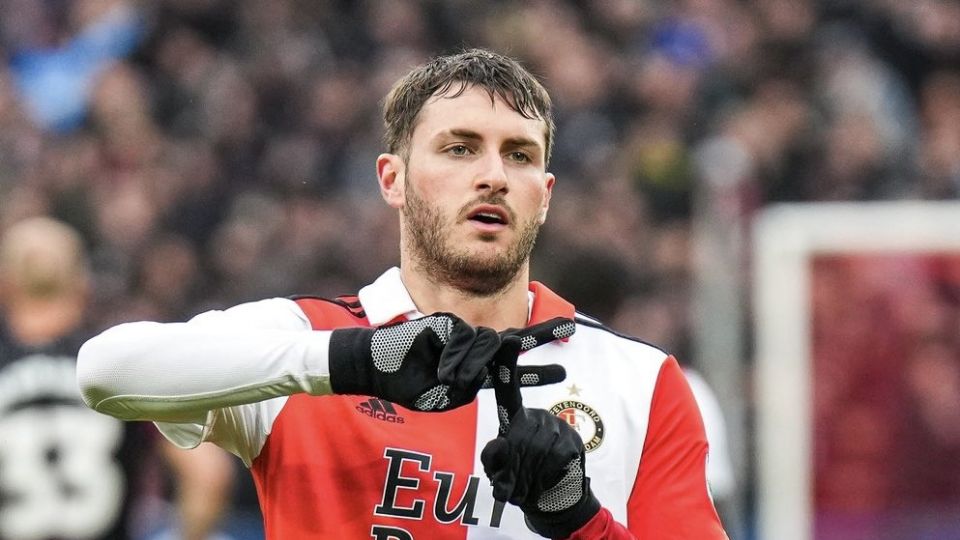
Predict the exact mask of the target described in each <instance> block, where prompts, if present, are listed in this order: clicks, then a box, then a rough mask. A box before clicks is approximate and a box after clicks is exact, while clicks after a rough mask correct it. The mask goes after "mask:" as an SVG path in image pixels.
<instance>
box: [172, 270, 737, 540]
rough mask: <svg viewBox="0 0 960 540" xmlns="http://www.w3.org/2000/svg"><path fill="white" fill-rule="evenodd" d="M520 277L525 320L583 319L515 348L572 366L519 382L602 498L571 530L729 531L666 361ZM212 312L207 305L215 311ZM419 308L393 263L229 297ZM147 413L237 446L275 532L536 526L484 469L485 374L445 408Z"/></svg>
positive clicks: (343, 314) (275, 404) (458, 536)
mask: <svg viewBox="0 0 960 540" xmlns="http://www.w3.org/2000/svg"><path fill="white" fill-rule="evenodd" d="M530 293H531V294H530V296H531V307H530V320H529V323H530V324H536V323H538V322H542V321H545V320H547V319H550V318H553V317H558V316H564V317H570V318H575V319H576V321H577V331H576V334H575V335H573V336H572V337H571V338H569V339H568V340H564V341H557V342H554V343H550V344H546V345H543V346H540V347H537V348H536V349H533V350H531V351H529V352H526V353H524V354H522V355H521V357H520V360H519V362H520V364H521V365H535V364H548V363H556V364H561V365H563V366H564V368H565V369H566V372H567V378H566V380H565V381H564V382H562V383H559V384H555V385H550V386H544V387H536V388H524V390H523V400H524V405H525V406H527V407H537V408H542V409H547V410H549V411H551V412H553V413H554V414H556V415H557V416H559V417H560V418H563V419H564V420H566V421H567V422H569V423H570V425H571V426H573V427H574V429H576V430H577V431H578V432H579V433H580V435H581V437H582V438H583V442H584V445H585V446H586V448H587V454H586V460H587V461H586V471H587V475H588V476H590V478H591V487H592V489H593V491H594V493H595V495H596V496H597V498H598V499H599V500H600V502H601V504H602V505H603V507H604V510H603V511H602V512H601V514H600V515H598V516H597V517H596V518H595V519H594V520H592V521H591V522H589V523H588V524H587V525H586V526H585V527H584V528H583V529H581V530H580V531H578V532H577V533H575V534H574V536H573V537H572V538H578V539H579V538H583V539H585V538H631V537H635V538H641V539H658V540H660V539H680V538H683V539H688V538H689V539H697V540H709V539H715V538H716V539H722V538H726V535H725V534H724V532H723V529H722V527H721V525H720V522H719V519H718V517H717V514H716V511H715V510H714V507H713V503H712V501H711V500H710V496H709V493H708V488H707V482H706V477H705V465H706V460H707V442H706V438H705V435H704V429H703V424H702V421H701V419H700V414H699V412H698V409H697V405H696V402H695V401H694V398H693V395H692V393H691V391H690V389H689V387H688V385H687V382H686V380H685V378H684V376H683V373H682V372H681V370H680V368H679V367H678V365H677V363H676V361H675V360H674V359H673V358H672V357H671V356H669V355H667V354H665V353H664V352H663V351H661V350H659V349H657V348H655V347H653V346H651V345H648V344H645V343H642V342H640V341H637V340H634V339H631V338H628V337H624V336H621V335H619V334H616V333H614V332H612V331H611V330H609V329H606V328H604V327H603V326H601V325H600V324H598V323H597V322H596V321H594V320H592V319H590V318H588V317H585V316H582V315H579V314H575V312H574V307H573V306H572V305H571V304H570V303H569V302H567V301H565V300H563V299H562V298H560V297H559V296H557V295H556V294H555V293H553V292H552V291H550V290H549V289H548V288H546V287H545V286H543V285H542V284H539V283H537V282H533V283H531V285H530ZM216 313H217V315H210V316H209V317H210V318H211V319H212V318H217V319H218V320H221V321H222V319H223V313H224V312H216ZM417 316H420V314H419V313H418V312H417V311H416V307H415V305H414V303H413V301H412V300H411V298H410V296H409V294H408V293H407V291H406V289H405V288H404V286H403V284H402V282H401V280H400V275H399V271H398V270H397V269H392V270H390V271H388V272H387V273H386V274H384V275H383V276H381V277H380V278H379V279H378V280H377V281H375V282H374V283H372V284H371V285H368V286H367V287H365V288H363V289H362V290H361V291H360V293H359V295H358V296H356V297H343V298H339V299H337V300H332V301H331V300H322V299H317V298H297V299H292V300H288V299H271V300H265V301H261V302H255V303H252V304H248V305H246V306H245V307H244V309H241V310H235V311H234V313H233V314H232V315H231V317H232V319H231V323H232V324H236V325H238V326H239V327H240V328H250V329H253V328H257V327H267V328H276V329H283V330H291V329H296V328H299V329H302V330H303V331H310V330H330V329H336V328H343V327H351V326H371V325H382V324H385V323H388V322H392V321H398V320H403V319H405V318H414V317H417ZM204 318H205V315H200V316H198V317H197V318H195V319H194V321H191V323H194V324H196V323H202V322H203V320H204ZM188 324H190V323H188ZM276 354H277V355H283V354H286V353H285V352H284V351H279V352H277V353H276ZM264 361H265V362H268V361H279V360H278V359H277V358H270V359H265V360H264ZM238 391H240V390H239V389H238ZM157 425H158V426H159V427H160V429H161V431H162V432H163V433H164V434H165V435H166V436H167V437H168V438H169V439H170V440H172V441H173V442H175V443H177V444H179V445H181V446H193V445H196V444H199V442H200V441H201V440H209V441H213V442H215V443H217V444H219V445H220V446H222V447H224V448H226V449H227V450H230V451H231V452H234V453H235V454H237V455H238V456H240V457H241V459H243V460H244V462H245V463H246V464H247V465H248V466H249V468H250V470H251V472H252V474H253V476H254V479H255V483H256V486H257V491H258V495H259V498H260V504H261V508H262V511H263V516H264V520H265V527H266V531H267V536H268V537H269V538H278V539H291V538H296V539H300V538H304V539H307V538H316V539H342V538H358V539H359V538H373V539H376V540H411V539H420V540H423V539H430V540H438V539H441V540H442V539H448V540H481V539H484V540H494V539H507V538H510V539H523V538H540V537H539V536H538V535H537V534H535V533H533V532H531V531H530V530H529V529H528V528H527V526H526V525H525V523H524V519H523V514H522V512H521V511H520V510H519V509H518V508H516V507H514V506H512V505H509V504H508V505H503V504H500V503H497V502H496V501H494V499H493V497H492V493H491V488H490V485H489V482H488V481H487V479H486V477H485V475H484V473H483V467H482V465H481V463H480V451H481V450H482V448H483V446H484V445H485V444H486V443H487V442H488V441H489V440H491V439H493V438H494V437H496V436H497V427H498V420H497V412H496V404H495V400H494V394H493V391H492V390H483V391H481V392H480V395H479V396H478V399H477V400H475V401H474V402H473V403H471V404H470V405H467V406H464V407H461V408H458V409H455V410H452V411H449V412H443V413H424V412H417V411H413V410H409V409H405V408H403V407H400V406H398V405H395V404H392V403H388V402H385V401H383V400H380V399H376V398H371V397H367V396H339V395H310V394H306V393H296V394H294V395H291V396H289V397H286V396H284V397H275V398H271V399H267V400H264V401H260V402H256V403H251V404H246V405H239V406H234V407H226V408H221V409H217V410H214V411H211V412H210V414H209V415H208V416H207V418H206V420H205V421H203V422H202V423H198V424H184V423H158V424H157ZM627 531H629V532H627Z"/></svg>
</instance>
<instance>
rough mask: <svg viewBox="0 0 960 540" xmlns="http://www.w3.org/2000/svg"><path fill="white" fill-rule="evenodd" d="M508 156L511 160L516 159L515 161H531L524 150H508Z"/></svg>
mask: <svg viewBox="0 0 960 540" xmlns="http://www.w3.org/2000/svg"><path fill="white" fill-rule="evenodd" d="M508 156H509V158H510V159H511V160H512V161H516V162H517V163H530V162H531V161H532V160H531V159H530V156H528V155H527V154H525V153H524V152H520V151H519V150H518V151H515V152H510V154H508Z"/></svg>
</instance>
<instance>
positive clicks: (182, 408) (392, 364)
mask: <svg viewBox="0 0 960 540" xmlns="http://www.w3.org/2000/svg"><path fill="white" fill-rule="evenodd" d="M268 312H269V313H268ZM271 314H272V316H271ZM258 323H259V324H258ZM574 328H575V326H574V325H573V322H572V321H570V320H567V319H554V320H551V321H547V322H545V323H542V324H539V325H535V326H531V327H529V328H523V329H516V330H507V331H504V332H499V333H498V332H495V331H493V330H491V329H489V328H473V327H471V326H469V325H467V324H466V323H465V322H463V321H462V320H460V319H459V318H457V317H456V316H454V315H451V314H445V313H438V314H433V315H429V316H426V317H423V318H420V319H417V320H413V321H406V322H401V323H397V324H394V325H389V326H384V327H380V328H363V327H356V328H343V329H336V330H331V331H314V330H312V329H311V328H310V325H309V322H308V321H307V319H306V316H305V315H304V314H303V312H302V311H301V310H300V308H299V307H298V306H297V305H296V304H295V303H294V302H292V301H289V300H283V299H273V300H265V301H262V302H255V303H252V304H244V305H241V306H237V307H235V308H231V309H230V310H227V311H224V312H210V313H207V314H204V315H201V316H198V317H196V318H194V319H193V320H191V321H190V322H187V323H166V324H163V323H153V322H138V323H127V324H122V325H119V326H116V327H114V328H111V329H109V330H107V331H105V332H103V333H102V334H100V335H99V336H97V337H94V338H93V339H91V340H90V341H88V342H87V343H86V344H84V346H83V347H82V348H81V350H80V355H79V359H78V368H77V379H78V382H79V385H80V388H81V391H82V394H83V398H84V400H85V401H86V402H87V403H88V404H89V405H90V406H91V407H92V408H94V409H95V410H97V411H100V412H103V413H106V414H110V415H112V416H116V417H118V418H122V419H125V420H153V421H159V422H171V423H197V424H200V423H203V422H204V420H205V419H206V416H207V412H208V411H211V410H215V409H221V408H225V407H232V406H236V405H244V404H248V403H255V402H259V401H264V400H267V399H270V398H274V397H281V396H288V395H291V394H295V393H300V392H306V393H309V394H313V395H321V394H331V393H335V394H359V395H370V396H376V397H380V398H383V399H386V400H388V401H392V402H394V403H397V404H399V405H402V406H404V407H407V408H411V409H416V410H421V411H443V410H448V409H452V408H455V407H459V406H462V405H465V404H467V403H469V402H471V401H473V399H474V398H475V397H476V394H477V392H479V391H480V389H481V388H482V387H483V386H484V384H485V383H486V382H487V381H488V380H489V376H488V375H489V373H488V371H489V365H490V363H491V362H492V359H493V356H494V355H495V354H496V353H497V351H498V350H499V349H500V348H501V344H502V340H503V339H504V338H505V337H511V338H512V339H517V340H520V341H521V342H522V343H523V349H524V350H526V349H529V348H533V347H536V346H539V345H542V344H544V343H549V342H550V341H553V340H555V339H558V338H564V337H568V336H569V335H571V334H572V333H573V331H574ZM523 369H524V370H526V371H525V372H524V375H526V376H527V377H525V381H527V384H529V385H531V386H535V385H542V384H552V383H555V382H559V381H561V380H563V378H564V372H563V368H562V367H560V366H525V367H524V368H523Z"/></svg>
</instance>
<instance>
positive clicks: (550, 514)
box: [480, 337, 600, 538]
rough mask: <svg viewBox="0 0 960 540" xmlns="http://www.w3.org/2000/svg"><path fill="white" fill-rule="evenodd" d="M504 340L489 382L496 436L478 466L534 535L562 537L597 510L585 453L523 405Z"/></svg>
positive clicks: (547, 418) (576, 440)
mask: <svg viewBox="0 0 960 540" xmlns="http://www.w3.org/2000/svg"><path fill="white" fill-rule="evenodd" d="M504 341H505V343H504V345H503V347H501V349H500V351H499V353H498V354H497V357H496V359H495V360H494V368H495V370H496V372H495V377H494V383H493V385H494V391H495V392H496V397H497V413H498V415H499V417H500V435H499V436H498V437H497V438H495V439H493V440H492V441H490V442H488V443H487V445H486V446H485V447H484V448H483V452H482V453H481V454H480V461H481V462H482V463H483V470H484V472H485V473H486V474H487V477H488V478H490V483H491V485H492V486H493V497H494V498H495V499H497V500H498V501H506V502H510V503H512V504H515V505H517V506H519V507H520V509H521V510H523V513H524V516H526V521H527V526H528V527H530V529H531V530H533V531H534V532H536V533H537V534H540V535H542V536H546V537H548V538H564V537H567V536H570V534H572V533H573V532H574V531H576V530H577V529H579V528H581V527H583V526H584V525H585V524H586V523H587V522H588V521H590V519H591V518H592V517H593V516H594V515H596V514H597V512H599V511H600V502H599V501H597V498H596V497H594V495H593V492H592V491H591V490H590V479H589V478H588V477H587V476H586V469H585V464H586V459H585V453H586V450H585V448H584V446H583V441H582V440H581V439H580V435H578V434H577V432H576V431H574V429H573V428H572V427H570V425H569V424H568V423H567V422H566V421H564V420H561V419H560V418H557V417H556V416H554V415H552V414H550V413H549V412H548V411H545V410H543V409H527V408H525V407H524V406H523V401H522V398H521V395H520V386H521V384H522V375H521V373H520V371H519V370H518V368H517V355H516V354H515V352H514V351H519V349H520V348H521V345H520V343H519V342H518V341H517V340H516V339H514V338H512V337H508V338H506V339H505V340H504ZM520 369H522V368H520Z"/></svg>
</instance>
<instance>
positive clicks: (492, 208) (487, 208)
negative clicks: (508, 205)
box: [467, 204, 510, 226]
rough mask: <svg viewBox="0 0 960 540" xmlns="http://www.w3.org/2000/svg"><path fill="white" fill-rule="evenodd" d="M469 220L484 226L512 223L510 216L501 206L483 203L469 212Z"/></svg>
mask: <svg viewBox="0 0 960 540" xmlns="http://www.w3.org/2000/svg"><path fill="white" fill-rule="evenodd" d="M467 221H470V222H473V223H474V224H478V225H483V226H506V225H509V224H510V217H509V215H508V213H507V211H506V209H504V208H503V207H501V206H496V205H492V204H482V205H480V206H478V207H476V208H474V209H473V210H471V211H470V212H469V213H468V214H467Z"/></svg>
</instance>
